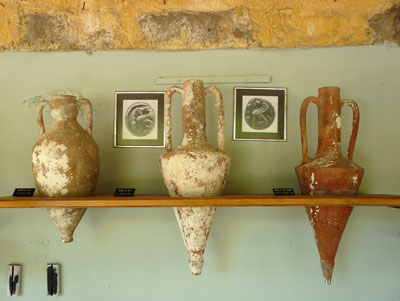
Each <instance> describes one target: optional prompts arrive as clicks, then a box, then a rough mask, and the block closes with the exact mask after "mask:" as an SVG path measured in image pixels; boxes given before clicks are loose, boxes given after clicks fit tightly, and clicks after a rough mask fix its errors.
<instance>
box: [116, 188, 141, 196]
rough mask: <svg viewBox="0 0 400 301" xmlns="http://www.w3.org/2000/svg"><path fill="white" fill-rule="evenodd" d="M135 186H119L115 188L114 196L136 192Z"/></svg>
mask: <svg viewBox="0 0 400 301" xmlns="http://www.w3.org/2000/svg"><path fill="white" fill-rule="evenodd" d="M135 190H136V189H135V188H117V189H115V192H114V196H116V197H127V196H133V195H134V194H135Z"/></svg>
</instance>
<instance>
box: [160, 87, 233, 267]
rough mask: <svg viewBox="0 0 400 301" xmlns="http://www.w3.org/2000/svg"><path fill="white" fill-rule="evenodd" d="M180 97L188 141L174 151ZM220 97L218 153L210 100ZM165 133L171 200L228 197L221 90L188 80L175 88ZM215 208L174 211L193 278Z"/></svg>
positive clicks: (168, 103) (170, 91)
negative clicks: (211, 137)
mask: <svg viewBox="0 0 400 301" xmlns="http://www.w3.org/2000/svg"><path fill="white" fill-rule="evenodd" d="M175 92H178V93H180V94H181V95H182V97H183V108H182V109H183V111H182V115H183V133H184V134H183V140H182V143H181V145H180V146H179V147H178V148H176V149H174V150H172V143H171V97H172V94H174V93H175ZM207 93H213V94H214V95H215V97H216V105H217V115H218V149H213V148H212V147H211V146H209V145H208V143H207V138H206V111H205V95H206V94H207ZM165 133H166V148H167V152H166V153H165V154H164V155H162V156H161V157H160V166H161V172H162V175H163V179H164V183H165V185H166V187H167V189H168V193H169V195H170V196H174V197H212V196H219V195H222V192H223V190H224V186H225V181H226V177H227V174H228V169H229V165H230V158H229V156H228V155H227V154H225V153H224V138H225V137H224V136H225V126H224V104H223V100H222V96H221V93H220V91H219V90H218V89H217V88H216V87H212V86H210V87H207V88H205V87H204V86H203V82H202V81H200V80H187V81H185V83H184V87H183V88H180V87H171V88H169V89H168V91H167V99H166V102H165ZM215 209H216V208H215V207H177V208H174V212H175V216H176V218H177V221H178V224H179V227H180V229H181V233H182V237H183V239H184V242H185V245H186V248H187V251H188V255H189V264H190V269H191V271H192V273H193V275H199V274H200V273H201V270H202V267H203V255H204V251H205V248H206V242H207V238H208V234H209V232H210V229H211V224H212V221H213V217H214V214H215Z"/></svg>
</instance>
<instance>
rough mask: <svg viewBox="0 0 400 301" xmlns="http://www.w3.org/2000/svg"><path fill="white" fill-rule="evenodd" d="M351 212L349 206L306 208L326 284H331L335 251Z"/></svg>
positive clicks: (351, 208)
mask: <svg viewBox="0 0 400 301" xmlns="http://www.w3.org/2000/svg"><path fill="white" fill-rule="evenodd" d="M352 210H353V207H351V206H343V207H342V206H307V207H306V211H307V214H308V218H309V219H310V223H311V226H312V228H313V231H314V236H315V242H316V243H317V247H318V252H319V256H320V259H321V267H322V273H323V275H324V278H325V282H326V283H327V284H330V283H331V279H332V273H333V268H334V266H335V256H336V251H337V249H338V247H339V243H340V239H341V237H342V234H343V231H344V229H345V227H346V224H347V221H348V219H349V217H350V214H351V211H352Z"/></svg>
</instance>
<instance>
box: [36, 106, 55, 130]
mask: <svg viewBox="0 0 400 301" xmlns="http://www.w3.org/2000/svg"><path fill="white" fill-rule="evenodd" d="M44 107H48V108H49V109H50V110H51V106H50V102H48V101H47V100H42V101H40V102H39V103H38V104H37V105H36V121H37V123H38V125H39V130H40V136H42V135H44V133H45V132H46V130H45V128H44V123H43V108H44Z"/></svg>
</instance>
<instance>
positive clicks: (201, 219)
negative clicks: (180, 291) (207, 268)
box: [174, 207, 216, 275]
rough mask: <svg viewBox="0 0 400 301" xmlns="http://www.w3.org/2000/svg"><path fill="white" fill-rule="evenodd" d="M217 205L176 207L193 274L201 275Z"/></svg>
mask: <svg viewBox="0 0 400 301" xmlns="http://www.w3.org/2000/svg"><path fill="white" fill-rule="evenodd" d="M215 210H216V207H176V208H174V212H175V216H176V219H177V221H178V224H179V228H180V229H181V233H182V238H183V240H184V242H185V246H186V248H187V251H188V256H189V266H190V270H191V271H192V274H193V275H200V274H201V271H202V269H203V262H204V259H203V256H204V251H205V249H206V243H207V238H208V234H209V233H210V229H211V225H212V222H213V218H214V214H215Z"/></svg>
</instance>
